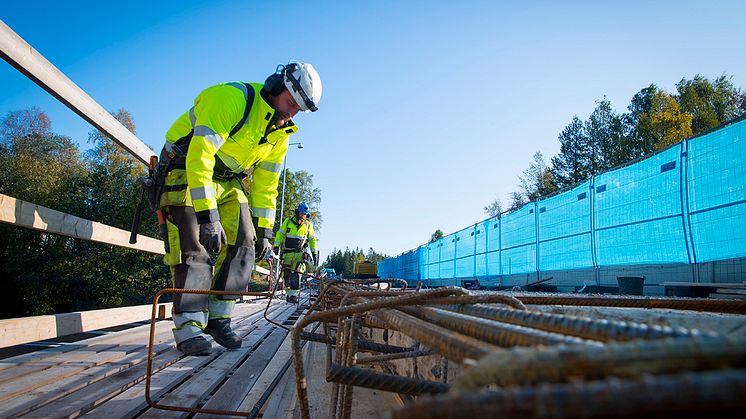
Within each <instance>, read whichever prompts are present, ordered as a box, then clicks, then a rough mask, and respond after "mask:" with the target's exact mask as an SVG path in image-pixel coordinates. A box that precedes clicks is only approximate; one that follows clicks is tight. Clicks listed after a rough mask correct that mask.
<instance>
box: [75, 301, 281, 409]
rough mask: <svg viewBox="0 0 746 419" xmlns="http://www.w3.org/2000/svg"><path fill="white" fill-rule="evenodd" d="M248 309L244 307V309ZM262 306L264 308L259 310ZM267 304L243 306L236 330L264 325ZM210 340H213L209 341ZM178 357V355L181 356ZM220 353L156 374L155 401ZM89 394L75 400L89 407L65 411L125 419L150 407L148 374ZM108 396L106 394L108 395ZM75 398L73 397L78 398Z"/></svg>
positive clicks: (237, 312)
mask: <svg viewBox="0 0 746 419" xmlns="http://www.w3.org/2000/svg"><path fill="white" fill-rule="evenodd" d="M241 306H244V307H241ZM257 306H260V307H257ZM283 306H285V305H284V304H282V303H274V304H273V305H272V306H271V307H270V309H269V311H270V316H272V315H273V313H274V312H276V311H277V310H278V309H280V308H282V307H283ZM264 307H265V305H264V304H239V305H237V306H236V310H234V315H235V317H234V320H236V324H237V325H239V326H238V327H236V330H237V331H238V330H245V331H247V332H248V331H249V330H251V329H252V328H254V327H256V325H257V324H262V323H264V320H263V317H262V316H263V311H264ZM246 313H249V315H248V316H246V317H241V318H239V316H241V315H242V314H246ZM239 328H241V329H239ZM208 339H209V337H208ZM174 351H175V349H174ZM177 353H178V352H177ZM219 354H220V352H214V353H213V356H211V357H186V358H185V359H182V360H180V361H178V362H176V363H174V364H173V365H172V366H169V367H168V368H165V369H163V370H160V371H158V372H157V373H155V374H153V376H152V379H151V398H152V399H153V400H157V398H158V397H160V396H161V395H162V394H164V393H166V392H168V391H171V390H172V389H173V388H174V387H175V386H177V385H178V384H179V383H181V382H182V381H183V380H184V379H185V378H187V377H188V376H189V375H191V374H192V373H193V372H194V368H198V367H199V366H200V365H203V364H202V363H200V364H199V365H197V366H190V367H186V368H184V367H183V365H184V364H185V362H186V363H188V364H189V365H192V364H193V363H194V362H195V360H205V358H209V359H208V360H205V362H210V360H211V359H213V358H214V357H216V356H218V355H219ZM85 390H86V393H85V394H82V395H81V396H78V397H75V400H76V401H77V400H78V399H80V398H81V397H82V398H84V402H85V403H78V404H77V405H76V404H74V403H72V402H71V403H69V406H67V407H65V409H67V410H66V411H67V412H80V413H85V416H86V417H100V418H112V417H117V418H120V417H121V418H124V417H132V416H133V415H135V414H139V412H140V411H142V410H143V409H146V408H147V407H148V406H147V403H146V402H145V381H144V370H143V375H142V377H141V380H138V381H135V382H133V384H132V385H128V386H126V387H125V386H121V385H120V387H119V388H115V389H112V390H110V391H108V392H107V391H103V392H99V393H100V394H98V395H91V394H88V389H85ZM104 393H105V394H104ZM74 396H75V395H73V396H71V397H74Z"/></svg>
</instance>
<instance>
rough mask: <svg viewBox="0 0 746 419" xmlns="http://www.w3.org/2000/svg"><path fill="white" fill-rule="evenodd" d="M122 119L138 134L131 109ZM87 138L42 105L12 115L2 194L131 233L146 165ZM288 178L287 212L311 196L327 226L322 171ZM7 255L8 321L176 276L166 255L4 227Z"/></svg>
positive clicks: (1, 161) (0, 154)
mask: <svg viewBox="0 0 746 419" xmlns="http://www.w3.org/2000/svg"><path fill="white" fill-rule="evenodd" d="M113 115H114V117H115V118H116V119H117V120H119V122H121V123H122V124H123V125H124V126H125V127H127V128H128V129H129V130H130V131H132V132H133V133H136V127H135V123H134V119H133V117H132V115H131V114H130V113H129V112H127V111H126V110H124V109H120V110H119V111H117V112H115V113H113ZM87 144H88V146H89V148H88V149H87V150H85V151H81V149H80V148H79V147H78V145H77V144H76V143H75V142H73V140H72V139H71V138H70V137H68V136H65V135H60V134H57V133H55V132H53V130H52V123H51V121H50V119H49V117H48V116H47V115H46V114H45V113H44V112H43V111H42V110H41V109H39V108H35V107H34V108H30V109H25V110H20V111H12V112H9V113H7V114H6V115H5V116H4V117H2V118H1V119H0V193H2V194H5V195H9V196H11V197H13V198H16V199H20V200H24V201H28V202H31V203H34V204H37V205H41V206H45V207H48V208H52V209H55V210H58V211H61V212H64V213H67V214H71V215H75V216H77V217H81V218H84V219H87V220H92V221H96V222H99V223H103V224H106V225H110V226H113V227H117V228H120V229H124V230H129V229H130V227H131V224H132V217H133V214H134V212H135V207H136V205H137V201H138V198H139V195H140V183H139V179H140V178H141V177H142V176H145V175H146V168H145V166H144V165H143V164H141V163H140V162H139V161H137V160H135V158H134V157H132V156H131V155H130V154H129V153H127V152H126V151H124V150H122V149H121V148H120V147H119V146H118V145H117V144H115V143H114V142H113V141H112V140H111V139H109V138H108V137H106V136H105V135H104V134H103V133H101V132H100V131H98V130H95V129H94V130H92V131H90V132H89V134H88V139H87ZM283 176H286V177H287V181H286V185H285V187H286V192H285V206H284V214H285V216H289V215H291V214H292V212H293V209H294V208H295V207H296V206H297V205H298V203H300V202H301V201H306V202H307V203H308V204H309V206H310V207H311V208H312V209H313V210H314V212H313V216H312V220H313V221H314V226H315V227H317V229H319V228H320V227H321V221H322V218H321V213H320V211H319V210H318V207H319V204H320V202H321V191H320V190H319V189H318V188H316V187H314V185H313V175H311V174H309V173H307V172H305V171H299V172H292V171H289V170H287V171H285V173H284V174H283ZM249 179H250V178H247V179H246V181H247V183H246V185H245V186H246V187H247V188H250V186H251V185H250V182H249ZM281 188H282V183H281V184H280V187H279V189H280V192H281ZM277 204H278V206H279V205H280V199H279V198H278V203H277ZM279 213H280V211H279V210H278V211H277V217H276V220H275V223H276V225H279V221H280V220H279ZM142 216H143V219H142V223H141V226H140V234H144V235H147V236H150V237H156V238H157V237H160V236H159V234H158V225H157V221H156V218H155V214H153V213H152V212H151V211H150V210H148V209H146V210H144V211H143V214H142ZM0 260H2V262H1V263H0V277H2V278H3V284H4V291H5V295H6V300H5V303H4V304H2V305H0V318H9V317H21V316H31V315H40V314H52V313H63V312H71V311H79V310H89V309H98V308H108V307H118V306H128V305H136V304H147V303H150V302H152V298H153V295H154V294H155V293H156V292H157V291H158V290H160V289H161V288H164V287H167V286H170V282H171V281H170V274H169V270H168V267H166V266H165V265H163V263H162V257H161V256H158V255H153V254H149V253H145V252H140V251H137V250H130V249H123V248H119V247H115V246H110V245H105V244H100V243H94V242H90V241H85V240H80V239H74V238H70V237H65V236H59V235H54V234H48V233H44V232H39V231H34V230H30V229H25V228H21V227H16V226H12V225H5V224H2V225H0Z"/></svg>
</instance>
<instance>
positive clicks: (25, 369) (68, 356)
mask: <svg viewBox="0 0 746 419" xmlns="http://www.w3.org/2000/svg"><path fill="white" fill-rule="evenodd" d="M115 346H116V345H95V346H91V347H86V348H84V350H81V351H75V352H64V353H59V354H57V355H54V356H49V357H46V358H41V359H38V360H34V361H30V362H26V363H23V364H20V365H17V366H14V367H11V368H6V369H4V370H2V371H0V386H2V385H3V384H2V383H5V382H7V381H11V380H16V379H18V378H21V377H24V376H26V375H29V374H31V373H35V372H38V371H43V370H45V369H49V368H52V367H55V366H57V365H61V364H64V363H70V362H78V361H83V360H86V359H88V358H89V357H90V356H92V355H93V354H95V353H96V352H102V351H105V350H107V349H111V348H114V347H115ZM10 384H11V385H12V383H10ZM0 388H2V387H0Z"/></svg>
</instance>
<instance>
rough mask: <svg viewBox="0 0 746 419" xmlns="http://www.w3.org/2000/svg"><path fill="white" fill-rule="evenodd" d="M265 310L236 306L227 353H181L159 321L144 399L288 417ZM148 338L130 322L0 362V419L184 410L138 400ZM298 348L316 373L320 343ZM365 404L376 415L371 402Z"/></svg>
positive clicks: (280, 305)
mask: <svg viewBox="0 0 746 419" xmlns="http://www.w3.org/2000/svg"><path fill="white" fill-rule="evenodd" d="M265 307H266V300H258V301H254V302H245V303H241V304H237V305H236V310H235V316H234V321H233V326H234V330H235V331H236V332H237V333H239V334H240V335H242V336H243V339H244V341H243V346H242V348H241V349H240V350H237V351H226V350H225V349H223V348H222V347H220V346H218V345H217V344H213V353H212V354H211V355H210V356H207V357H183V356H182V355H181V353H180V352H178V351H177V350H176V348H175V346H174V341H173V337H172V333H171V327H172V323H171V322H170V320H169V321H159V322H158V323H157V324H156V331H155V344H154V357H153V371H154V374H153V376H152V381H151V389H150V394H151V399H152V400H154V401H155V402H156V403H158V404H160V405H170V406H179V407H192V408H194V407H199V408H209V409H220V410H238V411H251V410H252V409H254V408H256V412H257V413H258V414H259V416H262V415H264V416H265V417H285V416H293V415H294V412H295V409H296V400H295V379H294V374H293V369H292V367H291V368H285V367H286V363H287V362H288V360H289V359H290V357H291V352H290V344H289V336H288V332H287V331H286V330H285V329H283V328H281V327H278V326H275V325H273V324H271V323H269V322H267V321H266V320H265V319H264V317H263V312H264V308H265ZM301 316H302V311H301V310H299V309H298V308H297V306H296V305H291V304H287V303H284V302H276V303H273V304H272V305H271V306H270V308H269V317H270V318H271V319H273V320H274V321H276V322H278V323H282V324H286V325H292V324H294V323H295V322H296V321H297V319H298V318H299V317H301ZM148 334H149V325H143V326H137V327H133V328H130V329H127V330H123V331H119V332H112V333H108V334H106V335H103V336H97V337H94V338H90V339H86V340H82V341H78V342H75V343H72V344H65V345H62V346H60V347H57V348H50V349H44V350H41V351H36V352H33V353H28V354H24V355H19V356H15V357H12V358H7V359H4V360H0V417H29V418H36V417H77V416H85V417H102V418H103V417H106V418H111V417H185V416H187V415H189V414H188V413H184V412H178V411H169V410H161V409H153V408H150V407H149V406H148V404H147V403H146V401H145V376H146V368H147V344H148ZM207 338H208V339H211V338H210V337H209V336H207ZM305 350H306V355H305V356H306V359H307V363H306V365H309V369H313V368H315V367H317V366H318V365H322V369H323V365H324V364H323V361H322V359H323V356H325V350H324V346H323V345H321V344H314V343H309V344H308V345H306V349H305ZM315 359H316V360H318V362H315V361H314V360H315ZM309 372H310V373H311V375H310V376H311V377H312V378H311V379H312V380H314V381H318V384H317V386H318V387H319V388H320V387H323V386H324V385H325V384H326V383H325V382H324V379H323V371H317V372H316V373H314V372H312V371H309ZM280 374H282V375H280ZM316 375H319V377H320V380H319V379H318V378H319V377H316ZM278 376H279V377H278ZM276 377H278V378H277V379H276ZM278 380H279V381H278ZM273 381H274V382H276V384H277V385H276V386H274V388H272V386H271V383H272V382H273ZM265 393H266V394H265ZM268 409H269V412H268V413H266V414H265V412H264V411H266V410H268ZM368 409H369V410H370V413H371V414H375V410H376V409H375V408H371V407H368ZM360 413H361V414H362V413H363V412H360ZM197 416H199V417H206V416H208V415H197ZM365 416H367V415H365Z"/></svg>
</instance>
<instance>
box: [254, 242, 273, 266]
mask: <svg viewBox="0 0 746 419" xmlns="http://www.w3.org/2000/svg"><path fill="white" fill-rule="evenodd" d="M271 251H272V244H271V243H270V242H269V239H268V238H266V237H265V238H263V239H259V240H257V241H256V245H255V246H254V253H255V254H256V261H257V262H259V261H260V260H262V259H264V258H266V257H267V256H268V255H271V253H270V252H271Z"/></svg>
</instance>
